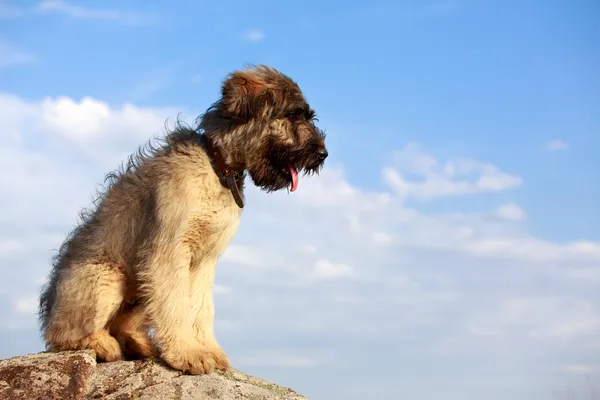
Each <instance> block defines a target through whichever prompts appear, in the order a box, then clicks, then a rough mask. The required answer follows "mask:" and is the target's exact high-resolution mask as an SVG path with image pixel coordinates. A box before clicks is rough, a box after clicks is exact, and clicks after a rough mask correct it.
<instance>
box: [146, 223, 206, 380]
mask: <svg viewBox="0 0 600 400" xmlns="http://www.w3.org/2000/svg"><path fill="white" fill-rule="evenodd" d="M172 217H173V216H171V220H168V221H167V220H163V222H159V224H160V225H159V227H158V229H156V230H155V233H154V235H153V237H152V238H150V240H149V241H148V243H147V246H148V248H147V249H145V251H144V252H143V256H142V257H143V261H142V263H141V267H140V271H139V273H138V279H139V282H140V286H139V289H140V296H141V299H142V300H143V302H144V306H145V309H146V312H147V315H148V318H149V321H150V324H151V325H153V326H154V328H155V335H154V336H155V341H156V342H157V344H158V346H159V347H161V355H162V358H163V360H164V361H165V362H166V363H167V364H169V365H170V366H171V367H173V368H175V369H178V370H181V371H184V372H188V373H191V374H204V373H211V372H212V371H213V370H214V367H215V356H214V355H213V354H212V353H211V352H210V351H209V349H208V348H207V347H206V346H204V345H203V344H202V343H200V342H199V341H198V340H196V335H195V333H194V329H193V320H194V319H193V314H192V313H191V312H190V311H191V309H192V305H191V301H190V300H191V298H190V294H191V293H190V279H191V276H190V259H191V255H190V252H189V250H188V249H187V248H186V246H185V245H184V244H183V243H182V240H181V237H182V235H183V232H180V231H179V230H180V229H181V228H180V227H182V226H185V224H184V223H182V222H180V221H173V218H172ZM159 221H160V219H159Z"/></svg>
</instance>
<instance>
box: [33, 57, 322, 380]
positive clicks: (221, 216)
mask: <svg viewBox="0 0 600 400" xmlns="http://www.w3.org/2000/svg"><path fill="white" fill-rule="evenodd" d="M221 94H222V97H221V99H219V101H217V102H216V103H215V104H213V105H212V106H211V107H210V108H209V109H208V110H207V112H206V113H205V114H204V115H203V116H202V117H201V118H200V119H199V126H198V129H197V130H192V129H189V128H185V127H181V126H178V127H177V128H176V129H175V130H173V131H172V132H170V133H169V134H168V135H167V136H166V139H165V140H164V143H163V144H162V145H161V146H159V147H150V148H149V149H147V150H146V151H140V152H139V153H138V154H137V155H134V156H132V158H131V159H130V160H129V163H128V165H127V166H126V168H125V169H123V170H122V171H119V172H115V173H112V174H110V175H109V176H108V179H109V184H108V187H107V189H106V190H105V192H104V193H101V194H100V196H99V198H98V201H97V202H96V204H95V208H94V209H93V210H92V211H88V212H86V213H83V214H82V221H81V223H80V224H79V226H77V228H76V229H75V230H74V231H73V232H72V233H71V234H70V236H69V237H68V238H67V240H66V241H65V242H64V243H63V245H62V246H61V248H60V251H59V253H58V255H57V257H56V259H55V262H54V266H53V269H52V271H51V274H50V279H49V281H48V283H47V284H46V286H45V287H44V288H43V290H42V294H41V296H40V311H39V314H40V321H41V326H42V332H43V337H44V340H45V341H46V343H47V348H48V349H49V350H51V351H61V350H75V349H91V350H94V351H95V352H96V354H97V356H98V358H100V359H102V360H105V361H113V360H119V359H122V358H123V357H124V356H130V355H133V356H137V357H148V356H150V355H152V353H153V352H154V351H158V352H159V353H160V356H161V357H162V358H163V359H164V360H165V361H166V362H167V363H168V364H169V365H171V366H172V367H173V368H175V369H179V370H182V371H186V372H189V373H192V374H202V373H210V372H212V371H213V370H214V369H215V368H218V369H222V370H226V369H227V368H229V360H228V358H227V355H226V354H225V352H224V351H223V350H222V349H221V347H220V346H219V344H218V342H217V340H216V338H215V334H214V304H213V293H212V284H213V281H214V278H215V270H216V264H217V260H218V258H219V256H220V255H221V254H222V252H223V251H224V250H225V248H226V247H227V245H228V244H229V243H230V241H231V240H232V239H233V237H234V235H235V232H236V230H237V227H238V224H239V218H240V213H241V209H240V208H239V207H238V206H237V205H236V203H235V202H234V199H233V196H232V193H231V191H230V190H229V189H228V187H227V186H226V185H225V184H224V183H223V182H222V181H221V180H220V178H219V176H218V175H217V173H216V171H215V169H214V167H213V165H212V164H211V160H210V158H209V157H208V155H207V153H206V151H205V149H204V147H203V146H202V145H201V142H200V140H199V135H198V130H199V131H201V133H202V134H204V135H206V136H207V137H209V138H210V139H211V140H212V142H213V143H214V145H215V146H216V147H217V148H218V149H219V150H220V152H221V153H222V155H223V157H224V159H225V160H226V162H227V163H228V164H229V165H230V166H231V167H233V168H234V169H235V170H236V171H237V172H238V173H239V174H240V177H239V178H238V186H239V187H240V190H241V191H242V192H243V182H244V179H245V176H246V173H248V175H250V177H251V179H252V180H253V182H254V183H255V184H256V185H257V186H258V187H260V188H261V189H263V190H266V191H273V190H280V189H284V188H286V187H288V186H289V184H290V174H289V173H288V172H286V169H285V166H286V163H288V162H290V163H292V164H293V165H294V166H295V167H296V168H297V170H298V171H299V172H304V173H313V172H318V171H319V169H320V168H321V167H322V165H323V162H324V160H325V157H326V156H327V154H326V151H325V144H324V134H323V133H322V132H321V131H320V130H319V129H318V128H316V126H315V125H314V120H315V118H314V112H313V111H312V110H311V109H310V107H309V105H308V103H307V102H306V100H305V99H304V97H303V94H302V92H301V91H300V88H299V87H298V86H297V84H296V83H295V82H293V81H292V80H291V79H290V78H289V77H287V76H285V75H283V74H281V73H280V72H278V71H277V70H275V69H273V68H269V67H266V66H259V67H255V68H248V69H245V70H243V71H236V72H234V73H232V74H230V75H229V76H228V77H227V79H226V80H225V81H224V82H223V85H222V91H221ZM151 328H152V329H153V331H154V334H153V335H149V334H148V331H149V329H151Z"/></svg>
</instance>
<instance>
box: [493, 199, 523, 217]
mask: <svg viewBox="0 0 600 400" xmlns="http://www.w3.org/2000/svg"><path fill="white" fill-rule="evenodd" d="M496 215H497V216H498V217H500V218H503V219H507V220H513V221H521V220H523V219H525V211H523V209H522V208H521V207H519V206H518V205H517V204H515V203H506V204H502V205H501V206H500V207H498V208H497V209H496Z"/></svg>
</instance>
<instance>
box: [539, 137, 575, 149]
mask: <svg viewBox="0 0 600 400" xmlns="http://www.w3.org/2000/svg"><path fill="white" fill-rule="evenodd" d="M544 148H545V149H546V150H547V151H567V150H569V148H570V147H569V143H567V142H565V141H563V140H558V139H554V140H550V141H549V142H547V143H546V145H545V146H544Z"/></svg>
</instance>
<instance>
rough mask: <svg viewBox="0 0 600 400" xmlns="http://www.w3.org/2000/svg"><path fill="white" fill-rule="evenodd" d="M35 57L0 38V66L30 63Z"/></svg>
mask: <svg viewBox="0 0 600 400" xmlns="http://www.w3.org/2000/svg"><path fill="white" fill-rule="evenodd" d="M34 61H35V57H34V56H32V55H31V54H29V53H26V52H24V51H22V50H19V49H18V48H16V47H15V46H13V45H12V44H10V43H8V42H7V41H5V40H2V39H0V68H3V67H11V66H16V65H22V64H30V63H32V62H34Z"/></svg>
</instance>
